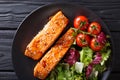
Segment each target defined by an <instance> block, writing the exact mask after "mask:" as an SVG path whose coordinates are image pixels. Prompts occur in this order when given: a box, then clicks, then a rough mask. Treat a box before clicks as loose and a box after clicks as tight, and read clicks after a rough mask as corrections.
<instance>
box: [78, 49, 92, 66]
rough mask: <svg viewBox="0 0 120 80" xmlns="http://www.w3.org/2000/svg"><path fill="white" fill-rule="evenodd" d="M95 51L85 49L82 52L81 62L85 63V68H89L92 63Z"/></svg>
mask: <svg viewBox="0 0 120 80" xmlns="http://www.w3.org/2000/svg"><path fill="white" fill-rule="evenodd" d="M92 57H93V50H92V49H90V48H89V47H83V48H82V50H81V51H80V62H82V63H84V66H88V64H89V63H90V62H91V61H92Z"/></svg>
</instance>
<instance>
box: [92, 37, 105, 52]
mask: <svg viewBox="0 0 120 80" xmlns="http://www.w3.org/2000/svg"><path fill="white" fill-rule="evenodd" d="M90 47H91V49H92V50H94V51H100V50H101V49H102V48H103V45H102V44H100V43H99V42H97V39H96V38H93V39H92V40H91V41H90Z"/></svg>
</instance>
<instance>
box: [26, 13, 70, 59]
mask: <svg viewBox="0 0 120 80" xmlns="http://www.w3.org/2000/svg"><path fill="white" fill-rule="evenodd" d="M67 24H68V19H67V17H65V16H64V14H63V13H62V11H58V12H57V13H56V14H55V15H54V16H52V18H51V19H50V21H49V22H48V23H47V24H46V25H45V26H44V28H43V29H42V30H41V31H39V33H38V34H37V35H36V36H35V37H34V38H33V39H32V40H31V42H30V43H29V44H28V45H27V47H26V50H25V55H26V56H28V57H30V58H32V59H34V60H38V59H40V58H41V57H42V56H43V54H44V53H45V52H46V51H47V50H48V48H49V47H50V46H51V45H52V44H53V43H54V41H55V40H56V39H57V38H58V37H59V35H60V34H61V32H62V31H63V29H64V28H65V27H66V25H67Z"/></svg>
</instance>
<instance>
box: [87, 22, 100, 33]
mask: <svg viewBox="0 0 120 80" xmlns="http://www.w3.org/2000/svg"><path fill="white" fill-rule="evenodd" d="M88 32H90V33H91V34H95V35H97V34H99V33H100V32H101V26H100V24H99V23H97V22H92V23H91V24H90V26H89V27H88Z"/></svg>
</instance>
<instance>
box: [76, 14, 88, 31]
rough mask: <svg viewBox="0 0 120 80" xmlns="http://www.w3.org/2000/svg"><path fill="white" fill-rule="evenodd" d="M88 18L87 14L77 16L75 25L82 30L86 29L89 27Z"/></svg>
mask: <svg viewBox="0 0 120 80" xmlns="http://www.w3.org/2000/svg"><path fill="white" fill-rule="evenodd" d="M88 25H89V23H88V19H87V17H85V16H77V17H76V18H75V19H74V27H75V28H77V29H80V30H86V29H87V27H88Z"/></svg>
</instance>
